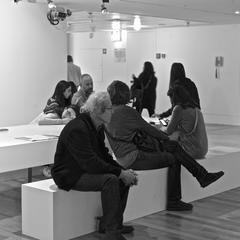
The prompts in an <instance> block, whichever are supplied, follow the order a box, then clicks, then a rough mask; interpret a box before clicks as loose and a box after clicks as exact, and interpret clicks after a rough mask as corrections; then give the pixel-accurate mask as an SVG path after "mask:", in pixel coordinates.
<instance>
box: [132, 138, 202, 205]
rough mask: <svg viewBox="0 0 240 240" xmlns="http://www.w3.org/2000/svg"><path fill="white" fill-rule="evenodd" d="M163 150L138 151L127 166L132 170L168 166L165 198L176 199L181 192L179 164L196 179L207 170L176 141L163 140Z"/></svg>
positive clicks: (179, 197) (180, 196)
mask: <svg viewBox="0 0 240 240" xmlns="http://www.w3.org/2000/svg"><path fill="white" fill-rule="evenodd" d="M163 148H164V151H160V150H159V151H157V152H144V151H139V154H138V156H137V159H136V161H135V162H134V163H133V164H132V165H131V166H129V168H131V169H134V170H150V169H159V168H164V167H168V179H167V200H168V201H178V200H180V199H181V198H182V193H181V165H183V166H184V167H185V168H186V169H187V170H188V171H189V172H190V173H191V174H192V175H193V176H194V177H196V178H197V179H199V178H201V177H203V176H204V175H205V174H207V171H206V169H205V168H204V167H202V166H201V165H200V164H199V163H198V162H197V161H196V160H195V159H193V158H192V157H190V156H189V155H188V154H187V153H186V152H185V151H184V150H183V149H182V147H181V146H180V145H179V144H178V142H176V141H171V140H166V141H164V142H163Z"/></svg>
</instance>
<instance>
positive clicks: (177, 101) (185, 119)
mask: <svg viewBox="0 0 240 240" xmlns="http://www.w3.org/2000/svg"><path fill="white" fill-rule="evenodd" d="M170 94H171V96H172V97H171V101H172V106H173V111H172V117H171V120H170V122H169V123H168V126H167V128H166V133H167V134H168V135H169V137H170V139H172V140H177V141H178V142H179V144H180V145H181V146H182V148H183V149H184V150H185V151H186V152H187V153H188V154H189V155H190V156H191V157H192V158H194V159H199V158H204V157H205V155H206V154H207V151H208V138H207V132H206V128H205V123H204V119H203V115H202V112H201V110H200V109H199V106H198V105H197V104H196V102H195V101H194V100H193V99H192V97H191V95H190V93H189V92H188V91H187V89H186V88H185V87H184V86H182V85H180V84H178V83H175V85H174V86H173V87H172V88H171V89H170Z"/></svg>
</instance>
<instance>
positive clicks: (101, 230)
mask: <svg viewBox="0 0 240 240" xmlns="http://www.w3.org/2000/svg"><path fill="white" fill-rule="evenodd" d="M97 220H99V224H98V232H99V233H105V232H106V230H105V224H104V221H103V217H97ZM118 230H119V231H120V233H121V234H128V233H131V232H133V231H134V227H133V226H131V225H123V224H122V225H121V226H120V227H119V228H118Z"/></svg>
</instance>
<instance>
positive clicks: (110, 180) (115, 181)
mask: <svg viewBox="0 0 240 240" xmlns="http://www.w3.org/2000/svg"><path fill="white" fill-rule="evenodd" d="M118 185H119V178H118V177H117V176H116V175H114V174H107V177H106V180H105V183H104V186H118Z"/></svg>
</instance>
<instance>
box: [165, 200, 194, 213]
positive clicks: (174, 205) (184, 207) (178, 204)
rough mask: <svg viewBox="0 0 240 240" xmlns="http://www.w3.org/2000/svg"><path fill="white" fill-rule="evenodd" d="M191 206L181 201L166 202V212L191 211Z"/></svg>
mask: <svg viewBox="0 0 240 240" xmlns="http://www.w3.org/2000/svg"><path fill="white" fill-rule="evenodd" d="M192 209H193V205H192V204H191V203H185V202H183V201H180V200H179V201H168V203H167V210H168V211H191V210H192Z"/></svg>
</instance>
